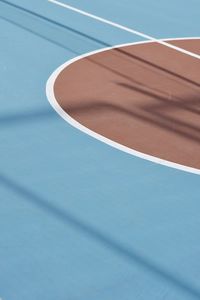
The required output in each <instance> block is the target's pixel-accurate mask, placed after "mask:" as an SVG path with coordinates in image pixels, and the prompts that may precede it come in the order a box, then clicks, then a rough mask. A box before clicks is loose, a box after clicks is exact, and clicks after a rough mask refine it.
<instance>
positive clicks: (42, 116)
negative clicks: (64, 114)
mask: <svg viewBox="0 0 200 300" xmlns="http://www.w3.org/2000/svg"><path fill="white" fill-rule="evenodd" d="M56 118H57V115H56V114H55V111H54V110H52V109H44V110H35V111H27V112H21V113H15V114H14V113H13V114H7V115H0V126H1V128H2V127H4V126H6V127H8V126H16V125H20V124H23V123H26V125H27V124H30V123H32V122H36V121H46V120H49V119H56Z"/></svg>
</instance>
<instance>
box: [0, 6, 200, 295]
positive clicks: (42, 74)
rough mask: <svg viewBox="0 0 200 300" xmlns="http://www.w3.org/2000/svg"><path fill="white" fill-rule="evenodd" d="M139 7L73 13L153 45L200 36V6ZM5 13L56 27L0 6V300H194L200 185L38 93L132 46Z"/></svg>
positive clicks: (94, 26) (52, 13) (118, 35)
mask: <svg viewBox="0 0 200 300" xmlns="http://www.w3.org/2000/svg"><path fill="white" fill-rule="evenodd" d="M134 2H135V3H134V4H133V1H131V0H127V1H123V3H122V2H121V1H101V3H100V1H99V3H97V1H93V2H92V3H90V1H89V0H88V1H84V0H82V1H81V3H80V4H79V3H77V1H70V4H71V5H75V6H77V7H79V8H82V9H84V10H88V11H90V12H92V13H95V14H97V15H99V16H103V17H106V18H109V19H110V20H114V21H117V22H120V23H121V24H124V25H127V26H129V27H130V26H131V27H135V28H137V29H138V30H141V31H143V32H146V33H149V34H152V35H154V36H156V37H158V38H161V37H162V38H168V37H172V38H173V37H181V36H183V37H185V36H198V35H199V30H198V28H199V25H200V24H199V14H198V12H199V10H200V4H199V2H197V1H195V0H192V1H190V2H188V3H184V5H183V3H182V1H173V3H171V4H170V3H167V2H166V1H165V2H164V1H161V2H159V3H156V2H155V1H153V0H151V1H147V0H143V1H141V0H140V1H139V0H138V1H134ZM12 3H14V4H17V5H20V6H22V7H24V8H26V9H28V10H30V11H34V12H36V13H37V14H40V15H43V16H45V18H49V19H52V20H53V21H54V22H50V21H48V20H47V19H44V18H42V17H39V16H36V15H33V14H31V13H28V12H25V11H22V10H20V9H19V8H16V7H13V6H12V5H8V4H5V3H3V1H0V40H1V46H0V72H1V88H0V101H1V112H0V125H1V127H0V128H1V147H0V155H1V162H0V164H1V167H0V170H1V171H0V196H1V197H0V228H1V229H0V231H1V234H0V297H1V298H2V299H3V300H7V299H9V300H10V299H12V300H27V299H29V300H35V299H37V300H40V299H47V300H51V299H52V300H54V299H59V300H64V299H65V300H66V299H67V300H68V299H69V300H71V299H72V300H82V299H95V300H100V299H104V300H112V299H113V300H121V299H123V300H132V299H140V300H143V299H144V300H146V299H148V300H151V299H152V300H155V299H170V300H173V299H174V300H179V299H181V300H185V299H187V300H188V299H200V282H199V274H200V262H199V248H200V244H199V239H200V230H199V227H200V221H199V220H200V212H199V208H200V202H199V198H200V196H199V195H200V192H199V186H200V177H199V176H197V175H193V174H189V173H184V172H181V171H178V170H175V169H170V168H167V167H164V166H161V165H156V164H153V163H151V162H148V161H145V160H141V159H138V158H136V157H135V158H134V157H132V156H129V155H128V154H125V153H122V152H120V151H118V150H116V149H113V148H111V147H109V146H107V145H105V144H103V143H101V142H99V141H97V140H94V139H92V138H91V137H89V136H87V135H85V134H83V133H82V132H79V131H78V130H76V129H75V128H73V127H71V126H70V125H68V124H67V123H66V122H65V121H63V120H62V119H61V118H60V117H59V116H58V115H57V114H56V113H55V111H53V110H52V108H51V107H50V105H49V103H48V101H47V99H46V95H45V85H46V81H47V79H48V77H49V76H50V74H51V73H52V72H53V71H54V70H55V69H56V68H57V67H58V66H59V65H61V64H62V63H64V62H65V61H67V60H68V59H70V58H72V57H75V56H76V55H77V54H82V53H85V52H88V51H92V50H95V49H98V48H102V47H105V44H110V45H114V44H119V43H125V42H132V41H137V40H138V37H134V36H132V35H130V34H128V33H124V32H122V31H119V30H117V29H113V28H110V27H109V26H106V25H102V24H98V23H96V22H95V21H92V20H89V19H86V18H84V17H81V16H78V15H76V14H73V13H72V12H68V11H67V10H63V9H61V8H58V7H56V6H54V5H52V4H50V3H48V2H47V1H42V2H41V1H39V0H37V1H29V2H28V3H27V1H25V0H18V1H17V0H16V1H12ZM68 3H69V2H68ZM105 7H106V9H105ZM55 22H57V23H61V24H65V25H66V26H67V27H68V28H66V27H61V26H60V25H58V24H57V23H55ZM150 31H151V32H150ZM90 36H92V38H90Z"/></svg>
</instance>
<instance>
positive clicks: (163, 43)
mask: <svg viewBox="0 0 200 300" xmlns="http://www.w3.org/2000/svg"><path fill="white" fill-rule="evenodd" d="M48 1H49V2H51V3H54V4H56V5H58V6H61V7H64V8H66V9H69V10H72V11H74V12H76V13H79V14H81V15H84V16H86V17H89V18H92V19H94V20H97V21H100V22H102V23H105V24H108V25H111V26H114V27H116V28H119V29H121V30H124V31H127V32H130V33H132V34H135V35H138V36H140V37H143V38H145V39H147V40H150V41H152V42H156V43H158V44H160V45H163V46H166V47H168V48H171V49H174V50H176V51H178V52H181V53H183V54H186V55H189V56H192V57H194V58H197V59H200V55H199V54H196V53H193V52H191V51H188V50H185V49H183V48H180V47H177V46H174V45H172V44H169V43H167V42H165V41H163V40H159V39H157V38H154V37H152V36H150V35H148V34H145V33H143V32H140V31H137V30H135V29H131V28H129V27H126V26H123V25H120V24H118V23H115V22H112V21H109V20H107V19H104V18H101V17H98V16H96V15H93V14H91V13H88V12H86V11H84V10H81V9H78V8H76V7H73V6H71V5H68V4H65V3H62V2H60V1H57V0H48Z"/></svg>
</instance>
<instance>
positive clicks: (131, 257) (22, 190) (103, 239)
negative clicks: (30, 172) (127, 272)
mask: <svg viewBox="0 0 200 300" xmlns="http://www.w3.org/2000/svg"><path fill="white" fill-rule="evenodd" d="M0 185H3V186H4V187H6V188H7V189H9V190H11V191H12V192H14V193H16V194H17V195H18V196H19V197H20V198H23V199H24V200H26V201H30V202H31V203H32V204H34V205H35V206H36V207H38V208H39V209H42V210H44V211H45V212H46V213H48V214H50V215H51V216H52V217H54V218H57V219H58V220H59V221H60V222H63V223H65V224H67V225H68V226H71V227H72V228H73V229H75V230H77V231H78V232H80V233H81V234H84V235H85V236H86V237H88V238H89V239H92V240H94V241H95V242H97V243H98V244H99V245H100V246H103V247H105V248H107V249H108V250H109V251H112V252H114V253H115V254H117V255H119V256H120V257H121V258H124V259H126V260H127V261H128V262H129V264H132V265H138V266H139V267H140V268H142V269H143V270H144V271H145V272H148V273H149V274H150V275H153V276H155V277H156V278H157V279H159V280H162V281H165V282H166V283H168V284H169V285H170V286H173V287H174V288H176V289H178V290H180V291H182V292H184V293H185V294H187V295H188V296H190V299H191V297H192V298H193V299H200V291H199V290H198V289H197V288H195V287H193V286H192V285H191V284H189V283H187V282H185V281H183V280H182V279H181V278H179V277H178V276H176V275H174V274H171V273H170V272H168V271H167V270H164V269H162V268H161V267H160V266H158V265H156V264H154V263H153V262H152V261H149V260H148V259H147V258H144V257H143V256H141V255H140V254H138V253H137V252H136V251H134V249H132V248H129V247H127V246H125V245H123V244H122V243H120V242H119V241H117V240H116V239H113V238H112V237H111V236H110V235H107V234H105V233H104V232H101V231H100V230H99V229H97V228H94V227H93V226H91V225H90V224H87V223H85V222H83V221H81V220H80V219H78V218H77V217H76V216H74V215H73V214H72V213H70V212H68V211H66V210H63V209H61V208H59V207H57V206H55V205H54V204H52V203H50V202H49V201H48V200H46V199H44V198H43V197H41V196H40V195H38V194H36V193H35V192H33V191H31V190H29V189H28V188H26V187H24V186H23V185H21V184H20V183H18V182H17V181H14V180H13V179H11V178H9V177H8V176H6V175H4V174H0Z"/></svg>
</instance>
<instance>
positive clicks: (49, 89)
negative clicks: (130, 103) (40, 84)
mask: <svg viewBox="0 0 200 300" xmlns="http://www.w3.org/2000/svg"><path fill="white" fill-rule="evenodd" d="M187 39H199V37H194V38H176V39H173V40H187ZM165 40H172V39H165ZM150 42H151V41H142V42H135V43H126V44H120V45H117V46H113V47H108V48H103V49H98V50H95V51H92V52H89V53H86V54H82V55H80V56H77V57H75V58H73V59H70V60H69V61H67V62H65V63H64V64H62V65H61V66H60V67H58V68H57V69H56V70H55V71H54V72H53V73H52V75H51V76H50V77H49V79H48V81H47V84H46V95H47V99H48V101H49V103H50V104H51V106H52V107H53V108H54V109H55V111H56V112H57V113H58V114H59V115H60V116H61V117H62V118H63V119H64V120H65V121H66V122H68V123H69V124H70V125H72V126H73V127H75V128H77V129H79V130H80V131H82V132H84V133H86V134H88V135H90V136H92V137H93V138H95V139H97V140H100V141H101V142H103V143H106V144H108V145H110V146H112V147H114V148H116V149H118V150H121V151H123V152H126V153H128V154H131V155H133V156H136V157H139V158H142V159H146V160H149V161H151V162H154V163H157V164H161V165H164V166H167V167H171V168H175V169H178V170H182V171H185V172H189V173H193V174H197V175H200V170H199V169H195V168H191V167H187V166H184V165H181V164H177V163H174V162H171V161H167V160H164V159H161V158H158V157H155V156H152V155H149V154H145V153H142V152H139V151H136V150H133V149H131V148H129V147H126V146H123V145H121V144H119V143H117V142H114V141H112V140H110V139H108V138H106V137H104V136H102V135H100V134H98V133H96V132H94V131H92V130H91V129H89V128H87V127H85V126H83V125H82V124H80V123H79V122H77V121H76V120H75V119H73V118H72V117H71V116H70V115H68V114H67V113H66V112H65V111H64V110H63V109H62V107H61V106H60V105H59V104H58V102H57V100H56V98H55V94H54V83H55V81H56V79H57V77H58V76H59V74H60V73H61V72H62V71H63V70H64V69H65V68H66V67H68V66H69V65H71V64H72V63H74V62H76V61H78V60H80V59H82V58H85V57H88V56H90V55H93V54H96V53H100V52H104V51H108V50H111V49H114V48H119V47H124V46H130V45H138V44H145V43H150Z"/></svg>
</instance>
